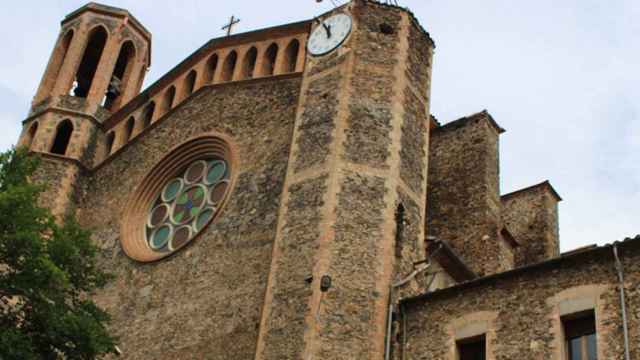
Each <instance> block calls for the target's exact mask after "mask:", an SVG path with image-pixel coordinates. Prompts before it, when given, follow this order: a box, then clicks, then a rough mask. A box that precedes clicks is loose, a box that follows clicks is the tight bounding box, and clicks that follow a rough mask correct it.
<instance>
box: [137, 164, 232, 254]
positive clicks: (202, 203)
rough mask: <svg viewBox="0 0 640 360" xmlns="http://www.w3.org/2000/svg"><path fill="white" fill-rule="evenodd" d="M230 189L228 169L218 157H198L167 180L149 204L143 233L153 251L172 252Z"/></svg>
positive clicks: (201, 225)
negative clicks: (198, 158) (199, 158)
mask: <svg viewBox="0 0 640 360" xmlns="http://www.w3.org/2000/svg"><path fill="white" fill-rule="evenodd" d="M228 190H229V169H228V166H227V163H226V161H224V160H221V159H201V160H197V161H194V162H193V163H191V164H189V166H187V167H186V168H185V169H184V170H183V171H182V172H181V173H180V174H178V176H177V177H175V178H173V179H171V180H169V181H168V182H167V183H166V184H165V185H164V187H163V188H162V190H161V192H160V194H158V196H157V198H156V200H155V201H154V202H153V204H152V205H151V206H150V207H149V213H148V217H147V222H146V224H145V233H146V237H147V242H148V244H149V247H150V248H151V249H153V250H154V251H159V252H172V251H175V250H177V249H179V248H181V247H182V246H184V245H185V244H186V243H188V242H189V241H190V240H191V239H193V238H194V237H195V236H196V235H197V234H198V232H200V231H202V229H204V228H205V227H206V226H207V225H208V224H209V223H210V222H211V221H212V220H213V219H214V218H215V216H216V214H217V212H218V211H219V209H220V206H219V205H220V204H221V203H222V202H223V201H224V199H225V198H226V196H227V193H228Z"/></svg>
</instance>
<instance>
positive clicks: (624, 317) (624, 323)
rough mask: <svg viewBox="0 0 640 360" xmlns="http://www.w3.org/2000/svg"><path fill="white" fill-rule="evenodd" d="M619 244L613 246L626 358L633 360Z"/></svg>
mask: <svg viewBox="0 0 640 360" xmlns="http://www.w3.org/2000/svg"><path fill="white" fill-rule="evenodd" d="M617 246H618V243H614V244H613V256H614V257H615V260H616V270H617V272H618V281H619V282H620V306H621V307H622V326H623V329H624V358H625V359H626V360H631V357H629V328H628V325H627V307H626V304H625V296H624V269H623V268H622V263H621V262H620V258H619V257H618V247H617Z"/></svg>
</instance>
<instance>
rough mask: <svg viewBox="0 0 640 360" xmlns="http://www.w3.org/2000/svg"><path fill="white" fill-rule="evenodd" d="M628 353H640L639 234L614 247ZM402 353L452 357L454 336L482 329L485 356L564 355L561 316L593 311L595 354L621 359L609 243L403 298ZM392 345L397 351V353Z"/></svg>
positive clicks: (459, 337) (458, 337) (634, 355)
mask: <svg viewBox="0 0 640 360" xmlns="http://www.w3.org/2000/svg"><path fill="white" fill-rule="evenodd" d="M619 251H620V256H621V259H622V262H623V267H624V271H625V274H626V278H625V288H626V295H627V297H626V300H627V301H626V303H627V308H628V318H629V334H630V343H631V358H632V359H637V358H638V357H640V348H638V346H637V344H638V343H640V311H639V310H638V309H640V291H639V290H638V286H637V284H638V282H640V265H639V264H640V237H638V238H636V240H632V241H627V242H625V243H623V244H622V245H620V248H619ZM403 309H404V311H405V313H404V315H405V316H406V320H407V321H406V325H407V327H406V329H407V332H406V333H405V334H402V335H401V336H400V340H399V341H398V343H396V344H395V346H397V348H396V349H397V350H399V349H401V347H402V343H403V340H402V336H404V335H406V338H405V339H404V342H405V343H406V344H407V345H406V348H405V349H404V350H405V357H403V359H407V360H409V359H443V360H455V359H456V357H455V351H456V350H455V348H456V343H455V342H456V340H462V339H463V338H465V337H467V336H471V335H479V334H480V333H484V334H485V335H486V338H487V359H489V360H493V359H564V358H565V357H564V356H563V355H562V351H563V346H564V345H563V343H564V337H563V331H562V325H561V320H560V319H561V316H565V315H569V314H571V313H573V312H574V311H575V312H578V311H581V310H588V309H595V314H596V331H597V339H598V340H597V342H598V358H599V359H623V332H622V318H621V310H620V309H621V307H620V298H619V291H618V278H617V274H616V271H615V267H614V262H613V254H612V248H611V246H606V247H602V248H598V249H596V250H592V251H589V252H584V253H579V254H574V255H572V256H569V257H565V258H561V259H557V260H552V261H549V262H546V263H543V264H538V265H536V266H533V267H528V268H524V269H518V270H515V271H511V272H507V273H504V274H500V275H498V276H491V277H488V278H484V279H480V280H477V281H473V282H471V283H467V284H463V285H460V286H457V287H453V288H449V289H444V290H440V291H437V292H434V293H431V294H426V295H423V296H421V297H418V298H414V299H410V300H408V301H405V302H404V303H403ZM397 352H399V351H396V353H397Z"/></svg>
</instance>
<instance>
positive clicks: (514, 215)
mask: <svg viewBox="0 0 640 360" xmlns="http://www.w3.org/2000/svg"><path fill="white" fill-rule="evenodd" d="M501 200H502V205H503V210H502V219H503V221H504V223H505V225H506V226H507V227H508V228H509V230H510V231H511V234H512V235H513V236H514V237H515V238H516V240H517V241H518V243H519V244H520V247H519V248H518V250H517V251H516V265H517V266H524V265H529V264H533V263H536V262H540V261H544V260H548V259H550V258H553V257H556V256H558V255H559V254H560V239H559V234H558V201H560V200H561V199H560V197H558V195H557V194H556V192H555V191H554V190H553V188H552V187H551V185H550V184H549V183H548V182H544V183H542V184H539V185H536V186H532V187H530V188H527V189H523V190H519V191H516V192H513V193H511V194H507V195H504V196H502V199H501Z"/></svg>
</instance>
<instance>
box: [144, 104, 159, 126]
mask: <svg viewBox="0 0 640 360" xmlns="http://www.w3.org/2000/svg"><path fill="white" fill-rule="evenodd" d="M155 110H156V103H155V102H153V101H152V102H150V103H149V104H148V105H147V106H146V107H145V108H144V112H143V115H142V116H143V118H142V119H143V120H142V121H143V122H142V125H143V127H144V128H146V127H147V126H149V125H151V121H153V113H154V112H155Z"/></svg>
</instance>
